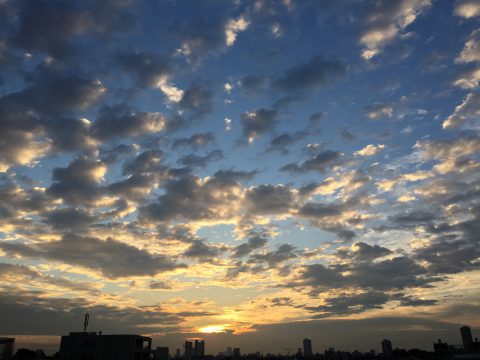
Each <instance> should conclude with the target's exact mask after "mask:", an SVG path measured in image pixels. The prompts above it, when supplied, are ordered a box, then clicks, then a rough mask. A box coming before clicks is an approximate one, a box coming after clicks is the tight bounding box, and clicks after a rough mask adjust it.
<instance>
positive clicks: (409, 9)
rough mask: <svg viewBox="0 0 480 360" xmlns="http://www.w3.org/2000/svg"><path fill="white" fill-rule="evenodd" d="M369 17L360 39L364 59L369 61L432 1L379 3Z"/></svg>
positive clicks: (412, 0)
mask: <svg viewBox="0 0 480 360" xmlns="http://www.w3.org/2000/svg"><path fill="white" fill-rule="evenodd" d="M377 4H378V6H375V8H374V10H373V11H372V12H371V13H370V14H369V16H368V17H367V24H368V26H367V29H366V30H365V31H364V32H363V34H362V36H361V37H360V44H361V45H363V47H364V49H363V51H362V55H361V56H362V57H363V58H364V59H365V60H369V59H371V58H373V57H374V56H376V55H378V54H379V53H380V52H382V50H383V48H384V47H385V46H386V45H388V44H390V43H391V42H392V41H394V40H395V39H396V38H397V37H399V35H401V34H402V33H403V32H404V30H405V29H406V28H407V26H409V25H410V24H412V23H413V22H414V21H415V19H416V18H417V17H418V16H419V15H420V14H421V13H422V12H423V11H425V10H427V9H428V8H429V7H430V6H431V0H401V1H386V2H379V3H377Z"/></svg>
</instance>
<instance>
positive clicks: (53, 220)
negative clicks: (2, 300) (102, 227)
mask: <svg viewBox="0 0 480 360" xmlns="http://www.w3.org/2000/svg"><path fill="white" fill-rule="evenodd" d="M45 220H46V222H47V223H48V224H49V225H51V226H52V228H53V229H55V230H65V229H69V230H72V229H74V230H85V229H86V228H87V227H88V226H89V225H90V224H92V223H94V222H95V221H96V220H97V219H96V217H95V216H93V214H90V213H88V212H86V211H85V210H82V209H77V208H64V209H55V210H53V211H50V212H48V213H46V214H45Z"/></svg>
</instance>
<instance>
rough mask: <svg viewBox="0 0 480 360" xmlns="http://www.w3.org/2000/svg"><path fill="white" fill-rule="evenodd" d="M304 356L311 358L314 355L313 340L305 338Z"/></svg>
mask: <svg viewBox="0 0 480 360" xmlns="http://www.w3.org/2000/svg"><path fill="white" fill-rule="evenodd" d="M303 356H304V357H305V359H311V358H312V357H313V352H312V340H310V339H306V338H305V339H303Z"/></svg>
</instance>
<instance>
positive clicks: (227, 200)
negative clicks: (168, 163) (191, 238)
mask: <svg viewBox="0 0 480 360" xmlns="http://www.w3.org/2000/svg"><path fill="white" fill-rule="evenodd" d="M220 175H221V174H219V176H220ZM224 180H225V179H222V178H221V177H220V178H218V177H217V176H213V177H210V178H207V179H201V178H199V177H196V176H192V175H184V176H180V177H178V178H172V179H169V180H167V181H166V182H165V184H164V194H162V195H160V196H159V197H158V198H157V200H156V201H154V202H152V203H150V204H147V205H144V206H143V207H141V208H140V219H142V220H144V221H169V220H178V219H183V220H190V221H202V220H203V221H211V222H225V221H226V222H230V221H231V218H232V216H233V215H234V213H235V209H236V206H238V201H239V189H240V185H239V184H238V183H236V182H226V181H224Z"/></svg>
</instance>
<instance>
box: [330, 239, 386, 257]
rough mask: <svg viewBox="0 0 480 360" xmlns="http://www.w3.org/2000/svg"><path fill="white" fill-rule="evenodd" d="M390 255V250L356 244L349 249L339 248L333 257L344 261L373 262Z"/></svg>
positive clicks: (377, 246) (360, 243) (361, 243)
mask: <svg viewBox="0 0 480 360" xmlns="http://www.w3.org/2000/svg"><path fill="white" fill-rule="evenodd" d="M390 254H392V251H391V250H390V249H387V248H385V247H383V246H380V245H370V244H367V243H364V242H360V241H359V242H356V243H354V244H353V245H352V246H350V248H340V249H338V250H337V251H336V252H335V256H338V257H339V258H342V259H345V260H351V259H355V261H374V260H376V259H378V258H381V257H384V256H387V255H390Z"/></svg>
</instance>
